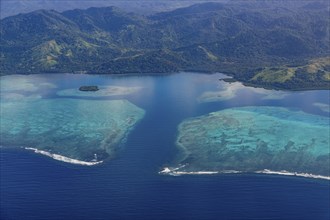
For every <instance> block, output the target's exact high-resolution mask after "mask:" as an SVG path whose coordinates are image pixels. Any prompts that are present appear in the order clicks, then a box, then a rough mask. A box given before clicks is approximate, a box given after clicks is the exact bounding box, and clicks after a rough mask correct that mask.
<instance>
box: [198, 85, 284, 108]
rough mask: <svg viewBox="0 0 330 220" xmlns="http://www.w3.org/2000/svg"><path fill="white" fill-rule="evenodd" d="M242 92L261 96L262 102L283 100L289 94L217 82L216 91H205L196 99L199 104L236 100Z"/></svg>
mask: <svg viewBox="0 0 330 220" xmlns="http://www.w3.org/2000/svg"><path fill="white" fill-rule="evenodd" d="M243 90H244V91H249V92H253V93H255V94H260V95H263V97H262V99H264V100H276V99H283V98H285V97H286V96H288V95H289V94H290V93H289V92H285V91H278V90H266V89H263V88H255V87H246V86H244V85H243V84H242V83H240V82H233V83H225V82H219V88H218V90H214V91H205V92H203V93H202V94H201V95H200V96H199V97H198V98H197V100H198V102H200V103H203V102H219V101H226V100H230V99H233V98H236V97H237V96H238V93H239V92H240V91H243Z"/></svg>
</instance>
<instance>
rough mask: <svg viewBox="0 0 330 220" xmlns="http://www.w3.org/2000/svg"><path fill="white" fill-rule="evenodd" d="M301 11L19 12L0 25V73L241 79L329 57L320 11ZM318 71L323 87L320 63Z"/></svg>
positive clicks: (210, 6)
mask: <svg viewBox="0 0 330 220" xmlns="http://www.w3.org/2000/svg"><path fill="white" fill-rule="evenodd" d="M304 6H306V5H304ZM304 6H302V7H294V8H283V7H273V6H272V7H270V6H267V7H266V6H263V7H252V6H251V5H244V6H242V5H240V4H237V2H236V3H235V4H219V3H204V4H197V5H193V6H190V7H186V8H180V9H177V10H173V11H169V12H162V13H158V14H153V15H151V16H148V17H146V16H142V15H138V14H133V13H129V12H125V11H123V10H121V9H119V8H116V7H106V8H89V9H86V10H81V9H75V10H70V11H65V12H63V13H59V12H56V11H52V10H39V11H34V12H32V13H28V14H20V15H17V16H13V17H8V18H5V19H3V20H1V24H2V25H1V30H0V31H1V32H0V33H1V36H2V38H1V42H0V46H1V52H2V53H1V63H2V66H1V73H2V74H10V73H42V72H72V71H73V72H74V71H87V72H89V73H129V72H169V71H180V70H196V71H222V72H224V71H225V72H230V73H232V74H234V75H235V76H236V78H238V79H240V80H243V81H249V80H252V78H253V77H254V74H255V73H256V70H258V69H259V68H263V67H274V66H283V65H305V64H307V63H308V62H309V61H310V60H312V59H314V58H318V57H327V56H329V55H330V54H329V11H328V9H327V7H310V6H309V7H307V8H306V7H304ZM322 68H323V69H322V71H323V70H324V71H323V72H322V71H321V72H319V73H318V74H321V75H320V77H318V79H321V80H322V79H324V82H325V83H326V84H324V83H323V84H322V83H321V84H322V85H323V86H324V85H327V76H328V75H327V74H328V72H327V71H329V70H330V68H328V66H327V62H324V60H322ZM259 70H260V69H259ZM259 70H258V71H259ZM298 72H299V71H298ZM267 73H269V71H268V72H267ZM323 75H324V77H323ZM297 76H299V75H298V74H297ZM308 77H309V76H308ZM268 78H269V77H268ZM314 78H315V77H314ZM260 79H263V78H258V80H254V81H255V82H257V83H262V82H260ZM309 80H310V79H309ZM329 80H330V75H329ZM251 83H252V81H251ZM279 87H281V85H279Z"/></svg>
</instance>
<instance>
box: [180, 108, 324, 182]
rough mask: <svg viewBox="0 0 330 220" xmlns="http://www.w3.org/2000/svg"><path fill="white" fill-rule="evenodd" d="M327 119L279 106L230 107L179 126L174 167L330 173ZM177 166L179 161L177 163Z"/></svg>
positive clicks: (188, 120)
mask: <svg viewBox="0 0 330 220" xmlns="http://www.w3.org/2000/svg"><path fill="white" fill-rule="evenodd" d="M329 122H330V121H329V118H328V117H322V116H317V115H311V114H307V113H303V112H297V111H291V110H288V109H286V108H280V107H241V108H231V109H226V110H222V111H218V112H213V113H210V114H208V115H204V116H200V117H196V118H190V119H187V120H185V121H183V122H182V123H181V124H180V125H179V134H178V138H177V145H178V146H179V147H180V149H182V155H183V156H182V157H181V159H179V161H178V164H184V165H185V166H182V168H180V169H178V170H176V172H178V171H180V172H198V171H208V172H213V171H217V172H226V171H229V170H231V171H238V172H260V171H263V170H271V171H274V172H281V171H285V172H288V173H302V174H312V175H322V176H326V177H329V176H330V174H329V173H330V168H329V167H330V166H329V165H330V152H329V151H330V150H329V144H330V143H329V141H330V130H329ZM178 166H179V165H178Z"/></svg>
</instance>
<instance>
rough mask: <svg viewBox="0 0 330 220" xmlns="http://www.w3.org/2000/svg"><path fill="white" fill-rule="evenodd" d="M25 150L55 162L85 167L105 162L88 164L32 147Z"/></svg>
mask: <svg viewBox="0 0 330 220" xmlns="http://www.w3.org/2000/svg"><path fill="white" fill-rule="evenodd" d="M25 149H26V150H32V151H34V152H35V153H37V154H42V155H45V156H47V157H51V158H53V159H55V160H59V161H62V162H66V163H71V164H77V165H84V166H93V165H96V164H100V163H102V162H103V161H91V162H87V161H82V160H76V159H72V158H69V157H65V156H62V155H59V154H52V153H49V152H47V151H43V150H38V149H36V148H32V147H25Z"/></svg>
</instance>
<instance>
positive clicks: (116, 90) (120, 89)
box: [57, 86, 142, 97]
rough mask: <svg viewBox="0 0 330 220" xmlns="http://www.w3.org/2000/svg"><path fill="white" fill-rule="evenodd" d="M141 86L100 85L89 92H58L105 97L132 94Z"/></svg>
mask: <svg viewBox="0 0 330 220" xmlns="http://www.w3.org/2000/svg"><path fill="white" fill-rule="evenodd" d="M141 89H142V88H141V87H126V86H99V87H98V90H95V91H93V92H92V93H88V92H85V91H81V90H80V89H76V88H75V89H64V90H60V91H58V92H57V95H58V96H73V97H74V96H76V97H104V96H119V95H130V94H133V93H136V92H139V91H140V90H141Z"/></svg>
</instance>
